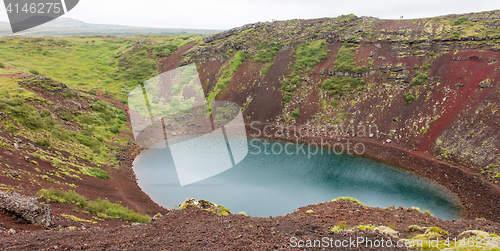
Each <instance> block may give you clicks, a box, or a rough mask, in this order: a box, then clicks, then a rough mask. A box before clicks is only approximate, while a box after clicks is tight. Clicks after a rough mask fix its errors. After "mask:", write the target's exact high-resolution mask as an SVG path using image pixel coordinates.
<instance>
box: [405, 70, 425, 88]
mask: <svg viewBox="0 0 500 251" xmlns="http://www.w3.org/2000/svg"><path fill="white" fill-rule="evenodd" d="M427 78H429V76H428V75H427V74H425V73H421V72H419V73H418V74H417V76H416V77H415V78H413V79H412V80H411V82H410V85H411V86H418V85H421V84H423V83H425V80H427Z"/></svg>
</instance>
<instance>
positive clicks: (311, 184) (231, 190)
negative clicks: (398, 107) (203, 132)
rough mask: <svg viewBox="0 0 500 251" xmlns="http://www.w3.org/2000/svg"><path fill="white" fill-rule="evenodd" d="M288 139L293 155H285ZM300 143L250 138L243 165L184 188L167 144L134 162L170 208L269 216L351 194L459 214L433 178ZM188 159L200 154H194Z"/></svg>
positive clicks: (148, 189) (375, 202)
mask: <svg viewBox="0 0 500 251" xmlns="http://www.w3.org/2000/svg"><path fill="white" fill-rule="evenodd" d="M163 144H165V143H163ZM286 144H288V146H287V150H288V153H286V152H285V151H284V150H283V151H281V152H280V151H279V149H280V146H281V149H284V148H285V146H286ZM296 146H297V145H296V144H290V143H289V142H286V141H276V140H268V139H252V138H249V139H248V152H249V153H248V154H247V156H246V157H245V158H244V159H243V160H242V161H241V162H240V163H237V164H236V166H234V167H233V168H231V169H229V170H227V171H225V172H223V173H220V174H218V175H215V176H212V177H210V178H208V179H205V180H202V181H199V182H197V183H193V184H189V185H186V186H180V183H179V179H178V177H177V172H176V169H175V166H174V162H173V159H172V156H171V153H170V150H169V149H168V148H164V149H154V148H150V149H147V150H144V151H143V152H142V153H141V154H140V155H139V156H138V157H137V158H136V159H135V161H134V171H135V173H136V176H137V178H138V183H139V186H140V187H141V188H142V190H143V191H144V192H145V193H147V194H148V195H149V196H150V197H151V198H152V199H153V200H154V201H156V202H157V203H158V204H160V205H162V206H164V207H167V208H173V207H175V206H176V205H179V204H180V203H181V202H183V201H184V200H185V199H186V198H195V199H204V200H209V201H213V202H215V203H217V204H219V205H223V206H225V207H226V208H228V209H229V210H231V212H232V213H238V212H241V211H244V212H246V213H247V215H251V216H261V217H267V216H277V215H284V214H287V213H292V212H293V211H294V210H295V209H297V208H299V207H302V206H306V205H310V204H314V203H318V202H325V201H330V200H332V199H335V198H338V197H341V196H348V197H354V198H356V199H358V200H360V201H361V202H363V203H365V204H368V205H371V206H377V207H388V206H396V207H398V206H403V207H413V206H415V207H419V208H420V209H422V210H423V211H424V210H430V212H431V213H432V214H433V215H434V216H436V217H439V218H442V219H447V220H451V219H459V218H461V216H460V208H459V207H458V206H457V202H458V198H457V197H456V196H455V195H453V194H452V193H451V192H449V191H447V190H446V189H444V188H443V187H441V186H440V185H438V184H437V183H435V182H432V181H430V180H427V179H424V178H421V177H419V176H418V175H416V174H414V173H411V172H409V171H406V170H403V169H400V168H398V167H395V166H392V165H389V164H387V163H383V162H380V161H377V160H374V159H371V158H367V157H363V156H358V155H348V154H346V153H344V154H341V155H336V154H334V153H333V152H331V153H330V154H328V149H327V148H323V154H320V153H321V152H320V151H318V153H317V154H316V155H311V156H308V154H307V145H306V147H305V153H304V152H302V151H296V150H297V148H296ZM204 147H210V146H209V145H207V146H204ZM265 147H267V151H265V150H266V149H265ZM271 147H274V150H275V151H274V153H273V151H272V150H271ZM259 150H260V153H258V152H259ZM312 150H314V148H312ZM257 153H258V154H257ZM266 153H267V154H266ZM289 153H292V154H289ZM177 154H178V153H177ZM176 157H179V156H176ZM181 157H182V156H181ZM185 157H186V158H196V153H193V152H190V153H186V156H185ZM204 165H207V166H208V167H209V166H210V163H204Z"/></svg>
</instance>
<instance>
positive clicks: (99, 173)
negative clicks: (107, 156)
mask: <svg viewBox="0 0 500 251" xmlns="http://www.w3.org/2000/svg"><path fill="white" fill-rule="evenodd" d="M90 172H91V176H94V177H96V178H100V179H103V180H107V179H109V174H108V173H107V172H106V171H104V170H102V169H101V168H98V167H93V168H92V169H90Z"/></svg>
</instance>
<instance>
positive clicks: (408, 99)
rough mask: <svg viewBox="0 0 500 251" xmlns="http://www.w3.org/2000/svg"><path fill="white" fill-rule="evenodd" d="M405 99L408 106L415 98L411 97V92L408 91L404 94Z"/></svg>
mask: <svg viewBox="0 0 500 251" xmlns="http://www.w3.org/2000/svg"><path fill="white" fill-rule="evenodd" d="M405 99H406V102H408V103H409V104H411V103H413V101H415V96H413V92H411V91H409V92H407V93H406V94H405Z"/></svg>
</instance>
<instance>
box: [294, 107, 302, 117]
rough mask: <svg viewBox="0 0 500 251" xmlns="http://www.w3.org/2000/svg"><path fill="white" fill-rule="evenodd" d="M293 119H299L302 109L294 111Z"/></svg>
mask: <svg viewBox="0 0 500 251" xmlns="http://www.w3.org/2000/svg"><path fill="white" fill-rule="evenodd" d="M292 117H294V118H297V117H300V109H298V108H297V109H295V110H293V111H292Z"/></svg>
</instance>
